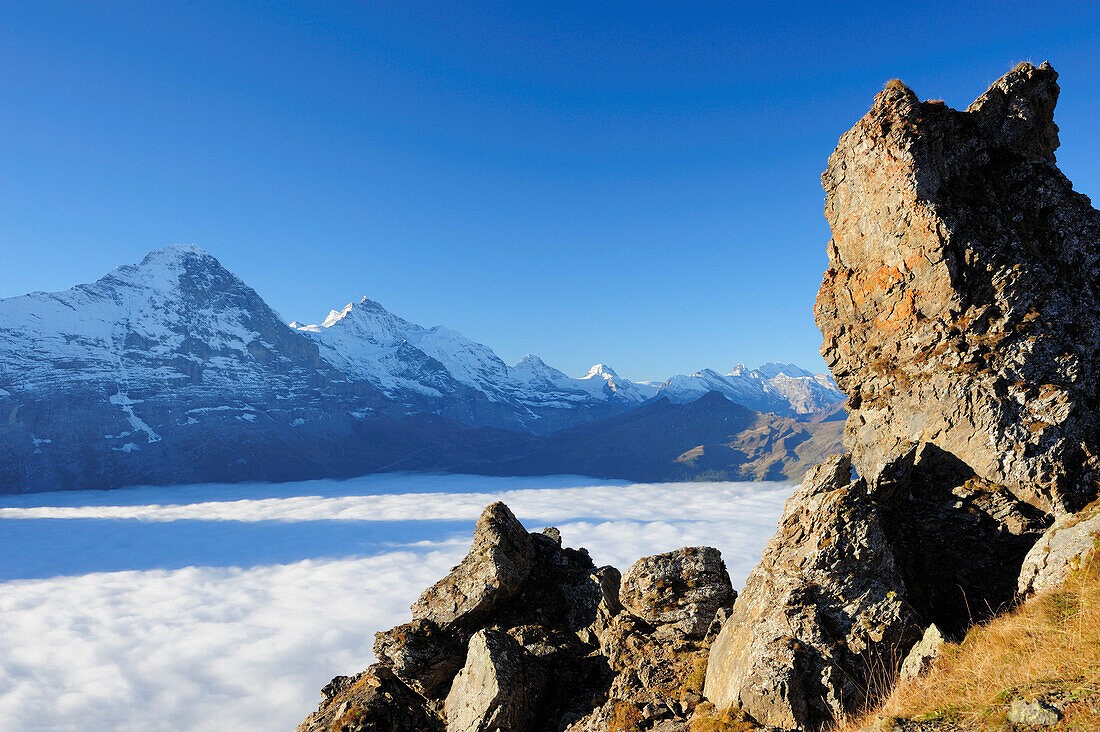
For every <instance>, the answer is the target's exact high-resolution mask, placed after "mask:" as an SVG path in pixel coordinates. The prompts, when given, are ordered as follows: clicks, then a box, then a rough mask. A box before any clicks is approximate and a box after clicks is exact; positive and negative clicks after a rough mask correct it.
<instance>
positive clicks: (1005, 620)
mask: <svg viewBox="0 0 1100 732" xmlns="http://www.w3.org/2000/svg"><path fill="white" fill-rule="evenodd" d="M1093 557H1094V558H1093V559H1092V560H1089V561H1087V562H1086V563H1085V564H1084V565H1082V566H1081V567H1079V568H1078V569H1077V570H1076V571H1075V572H1074V573H1073V575H1072V576H1071V577H1070V579H1069V580H1068V581H1067V582H1066V583H1065V585H1063V586H1062V587H1060V588H1058V589H1056V590H1052V591H1049V592H1046V593H1043V594H1041V595H1038V596H1036V597H1034V598H1032V599H1031V600H1029V601H1028V602H1026V603H1024V604H1022V605H1020V606H1019V607H1017V608H1016V609H1015V610H1013V611H1011V612H1009V613H1006V614H1004V615H1000V616H998V617H995V618H993V619H991V620H990V621H988V622H987V623H984V624H982V625H979V626H975V627H974V628H972V629H971V630H970V632H969V633H967V635H966V638H965V639H963V641H962V643H960V644H957V645H956V644H949V645H947V646H946V647H945V649H944V653H943V654H942V655H941V657H940V658H939V659H938V660H937V662H936V665H935V666H934V668H933V669H932V671H931V672H930V673H929V674H927V675H926V676H923V677H921V678H917V679H913V680H910V681H907V682H905V683H903V684H899V685H898V686H896V687H894V689H893V690H892V691H891V693H890V695H889V696H888V697H887V698H886V700H885V701H884V702H883V703H882V704H881V705H880V707H879V708H877V709H874V710H870V711H869V712H867V713H865V714H864V715H862V716H860V717H857V718H854V719H851V720H849V721H847V722H846V723H844V724H842V725H840V726H839V729H840V730H844V731H845V732H851V731H854V730H858V729H862V728H865V727H868V726H871V725H873V723H874V721H875V720H881V719H912V720H929V721H931V720H939V721H944V722H950V723H952V724H955V725H957V726H959V727H961V728H964V729H974V730H998V732H999V731H1000V730H1002V729H1003V728H1004V725H1005V721H1006V712H1007V705H1008V704H1009V703H1010V702H1011V701H1012V700H1013V699H1033V698H1042V699H1046V700H1049V701H1051V702H1053V703H1057V704H1059V705H1060V706H1062V707H1063V708H1064V714H1065V718H1064V719H1063V721H1062V723H1061V724H1060V726H1059V729H1092V730H1095V729H1100V559H1098V558H1096V555H1093Z"/></svg>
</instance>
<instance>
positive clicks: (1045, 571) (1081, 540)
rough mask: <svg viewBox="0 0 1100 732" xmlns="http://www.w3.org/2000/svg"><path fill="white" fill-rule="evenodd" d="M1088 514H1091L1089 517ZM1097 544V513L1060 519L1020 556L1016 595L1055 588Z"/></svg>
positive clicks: (1099, 525) (1099, 528)
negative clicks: (1025, 554)
mask: <svg viewBox="0 0 1100 732" xmlns="http://www.w3.org/2000/svg"><path fill="white" fill-rule="evenodd" d="M1090 514H1091V515H1090ZM1098 543H1100V511H1095V512H1093V511H1090V512H1089V514H1069V515H1066V516H1062V517H1060V518H1059V519H1058V520H1057V521H1055V522H1054V524H1053V525H1052V526H1051V527H1050V528H1049V529H1048V530H1047V531H1046V533H1045V534H1043V536H1042V538H1041V539H1039V541H1038V542H1036V543H1035V546H1034V547H1032V548H1031V551H1029V552H1028V553H1027V556H1026V557H1024V565H1023V567H1022V568H1021V569H1020V579H1019V582H1018V591H1019V593H1020V595H1033V594H1035V593H1038V592H1042V591H1044V590H1051V589H1055V588H1057V587H1059V586H1060V585H1061V584H1062V583H1063V582H1065V581H1066V580H1067V579H1068V578H1069V576H1070V574H1071V573H1072V572H1073V570H1074V569H1075V568H1077V567H1079V566H1081V564H1082V562H1084V561H1085V560H1086V559H1087V558H1088V557H1089V556H1091V555H1092V553H1093V552H1094V551H1096V547H1097V544H1098Z"/></svg>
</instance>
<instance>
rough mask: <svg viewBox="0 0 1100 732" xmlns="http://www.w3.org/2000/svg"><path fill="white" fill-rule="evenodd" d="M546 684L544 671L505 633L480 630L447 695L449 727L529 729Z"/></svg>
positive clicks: (474, 731) (458, 730) (451, 730)
mask: <svg viewBox="0 0 1100 732" xmlns="http://www.w3.org/2000/svg"><path fill="white" fill-rule="evenodd" d="M545 686H546V676H545V672H544V671H543V669H542V668H541V667H540V666H539V665H538V662H537V661H536V660H535V659H534V658H533V657H532V656H531V655H530V654H528V653H527V652H526V651H525V650H524V648H523V646H521V645H520V644H519V643H517V642H516V641H515V640H514V639H513V638H511V637H510V636H509V635H508V634H506V633H502V632H500V631H497V630H479V631H478V632H477V633H475V634H474V635H473V637H472V638H471V639H470V647H469V650H468V651H467V654H466V665H465V666H463V667H462V670H461V671H459V672H458V675H457V676H456V677H455V679H454V682H453V683H452V684H451V690H450V692H449V693H448V694H447V701H446V704H445V706H444V710H445V714H446V717H447V732H494V730H501V731H511V730H515V731H517V732H518V731H519V730H526V729H530V728H531V725H532V723H533V722H534V721H535V719H536V718H537V715H538V712H539V702H540V701H541V697H542V694H543V691H544V689H545Z"/></svg>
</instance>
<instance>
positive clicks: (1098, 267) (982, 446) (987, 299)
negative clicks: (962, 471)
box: [814, 63, 1100, 512]
mask: <svg viewBox="0 0 1100 732" xmlns="http://www.w3.org/2000/svg"><path fill="white" fill-rule="evenodd" d="M1057 78H1058V75H1057V73H1055V71H1054V70H1053V69H1052V68H1051V67H1050V66H1049V65H1048V64H1043V65H1041V66H1038V67H1036V66H1032V65H1031V64H1029V63H1022V64H1019V65H1018V66H1017V67H1016V68H1014V69H1013V70H1012V71H1011V72H1009V73H1008V74H1006V75H1005V76H1003V77H1002V78H1001V79H999V80H998V81H996V82H995V83H994V84H993V85H992V86H991V87H990V88H989V90H988V91H987V92H986V93H985V94H983V95H982V96H981V97H979V98H978V99H977V100H976V101H975V102H974V103H973V104H971V105H970V107H969V108H967V109H966V110H965V111H956V110H953V109H951V108H949V107H947V106H946V105H944V104H943V103H942V102H921V101H920V100H919V99H918V98H917V96H916V95H915V94H914V93H913V92H912V91H911V90H909V89H908V88H906V87H905V85H904V84H902V83H901V82H891V83H890V84H889V85H887V87H886V89H885V90H884V91H882V92H881V93H880V94H879V95H878V96H877V97H876V98H875V103H874V106H873V107H872V109H871V111H870V112H868V113H867V115H866V116H864V117H863V119H861V120H860V121H859V122H858V123H857V124H856V125H855V126H854V127H853V128H852V129H851V130H849V131H848V132H847V133H845V134H844V135H843V136H842V137H841V139H840V142H839V144H838V146H837V148H836V151H835V152H833V154H832V155H831V156H830V158H829V165H828V169H827V170H826V171H825V173H824V175H823V176H822V184H823V186H824V188H825V192H826V202H825V215H826V218H827V219H828V220H829V224H830V227H831V230H832V239H831V240H830V242H829V244H828V254H829V269H828V271H827V272H826V273H825V277H824V281H823V282H822V285H821V289H820V291H819V293H818V297H817V303H816V306H815V310H814V312H815V317H816V320H817V324H818V326H819V327H820V328H821V331H822V334H823V336H824V344H823V346H822V354H823V355H824V357H825V360H826V362H827V363H828V364H829V367H830V369H831V370H832V372H833V376H834V377H835V378H836V381H837V384H838V385H839V386H840V388H841V389H842V390H843V391H844V392H845V393H846V394H847V395H848V410H849V416H848V421H847V425H846V433H845V445H846V446H847V447H848V449H849V450H851V452H852V455H853V460H854V464H855V466H856V469H857V471H858V472H859V474H860V475H862V476H864V477H871V476H875V475H877V474H878V473H879V471H880V470H881V469H882V468H883V467H884V466H886V465H887V464H889V463H890V462H891V461H893V460H895V459H896V458H897V457H898V456H899V455H901V454H903V453H904V452H906V451H907V450H908V449H909V448H910V446H911V445H912V444H914V443H931V444H934V445H935V446H936V447H938V448H939V449H941V450H942V451H943V452H944V453H945V454H947V455H950V456H951V457H952V458H953V459H956V460H958V461H960V462H962V463H964V464H965V465H967V466H968V467H969V469H970V470H972V471H973V472H974V473H975V474H976V475H977V476H978V477H980V478H981V479H983V480H986V481H989V482H990V483H994V484H1000V485H1004V486H1007V487H1008V488H1009V489H1010V490H1011V491H1012V492H1014V493H1015V494H1016V495H1017V496H1019V497H1020V498H1023V499H1025V500H1027V501H1029V502H1031V503H1033V504H1035V505H1037V506H1039V507H1041V508H1043V509H1044V510H1047V511H1053V512H1061V511H1065V510H1076V508H1079V507H1080V506H1081V505H1083V504H1084V503H1087V502H1088V501H1089V500H1091V498H1092V497H1093V496H1095V493H1096V487H1095V486H1096V480H1097V475H1098V468H1100V409H1098V406H1100V366H1098V364H1100V310H1097V308H1096V307H1095V305H1094V303H1095V302H1097V300H1098V299H1100V213H1098V212H1097V211H1096V210H1095V209H1093V207H1092V205H1091V204H1090V202H1089V199H1088V198H1087V197H1086V196H1083V195H1081V194H1079V193H1076V192H1074V190H1073V187H1072V185H1071V183H1070V181H1069V180H1067V179H1066V177H1065V176H1064V175H1063V174H1062V173H1061V171H1060V170H1059V169H1058V167H1057V165H1056V164H1055V154H1054V151H1055V149H1056V148H1057V147H1058V128H1057V126H1056V125H1055V124H1054V120H1053V114H1054V107H1055V103H1056V101H1057V98H1058V92H1059V89H1058V84H1057Z"/></svg>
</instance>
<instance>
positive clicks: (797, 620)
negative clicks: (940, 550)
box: [704, 456, 919, 729]
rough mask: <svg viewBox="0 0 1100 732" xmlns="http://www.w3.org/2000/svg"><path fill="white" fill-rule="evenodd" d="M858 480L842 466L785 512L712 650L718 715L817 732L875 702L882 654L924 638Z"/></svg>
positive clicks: (828, 470)
mask: <svg viewBox="0 0 1100 732" xmlns="http://www.w3.org/2000/svg"><path fill="white" fill-rule="evenodd" d="M850 473H851V466H850V462H849V459H848V458H847V457H846V456H837V457H834V458H832V459H831V460H829V461H828V462H826V463H824V464H823V465H820V466H818V467H817V468H815V469H814V470H812V471H811V472H810V473H809V474H808V475H807V476H806V478H805V479H804V480H803V482H802V487H801V488H800V489H799V490H798V492H796V493H795V495H794V496H792V497H791V499H790V500H789V501H788V502H787V506H786V509H785V511H784V513H783V518H782V519H781V520H780V522H779V531H778V532H777V533H776V535H775V536H774V537H772V539H771V541H769V542H768V545H767V547H766V548H765V549H764V556H763V560H762V561H761V563H760V564H758V565H757V566H756V568H754V569H753V571H752V573H751V574H750V575H749V579H748V582H747V583H746V584H745V589H744V590H743V591H742V593H741V595H740V597H739V598H738V600H737V603H736V604H735V605H734V608H733V614H732V616H731V617H730V619H729V621H728V622H726V624H725V625H724V627H723V629H722V632H721V634H720V635H719V636H718V640H717V641H716V642H715V643H714V645H713V646H712V648H711V654H710V663H709V665H708V667H707V676H706V688H705V691H704V693H705V695H706V697H707V699H709V700H711V701H712V702H714V703H715V704H716V705H717V706H718V707H720V708H724V707H727V706H730V705H738V706H740V707H742V708H743V709H744V710H745V711H746V712H748V713H749V714H750V715H752V717H753V718H754V719H757V720H759V721H762V722H766V723H767V724H770V725H774V726H777V727H781V728H783V729H795V728H804V727H811V728H815V729H816V728H818V727H820V726H822V725H823V724H824V723H825V722H827V721H829V720H831V719H833V718H837V717H840V716H841V715H843V714H844V713H845V712H846V711H847V710H849V709H851V708H853V707H855V706H857V705H859V704H860V703H861V702H863V701H864V700H865V699H866V698H867V696H868V694H873V693H875V692H876V691H877V689H876V685H877V684H881V683H882V682H884V681H886V678H885V675H884V674H881V673H876V672H877V671H880V670H881V669H883V668H884V667H890V666H892V665H893V663H894V659H892V658H889V657H884V656H886V655H887V654H889V653H891V652H893V653H896V652H897V649H899V648H907V647H908V646H909V645H911V644H912V643H913V642H915V641H916V640H917V637H919V636H916V637H914V632H915V630H916V628H917V626H918V619H917V615H916V613H915V612H914V610H913V608H912V607H911V606H910V604H909V601H908V593H907V592H906V586H905V578H904V575H903V574H902V571H901V568H900V567H899V566H898V563H897V561H896V560H895V557H894V553H893V549H892V547H891V546H890V542H889V539H888V536H887V530H886V528H885V527H884V526H883V521H882V517H881V516H880V515H879V512H878V511H877V509H876V507H875V505H874V502H873V500H872V499H871V497H870V496H869V494H868V491H867V486H866V484H865V483H864V482H863V481H862V480H856V481H853V480H851V478H850ZM902 653H904V651H902Z"/></svg>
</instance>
